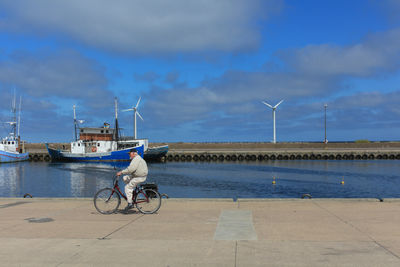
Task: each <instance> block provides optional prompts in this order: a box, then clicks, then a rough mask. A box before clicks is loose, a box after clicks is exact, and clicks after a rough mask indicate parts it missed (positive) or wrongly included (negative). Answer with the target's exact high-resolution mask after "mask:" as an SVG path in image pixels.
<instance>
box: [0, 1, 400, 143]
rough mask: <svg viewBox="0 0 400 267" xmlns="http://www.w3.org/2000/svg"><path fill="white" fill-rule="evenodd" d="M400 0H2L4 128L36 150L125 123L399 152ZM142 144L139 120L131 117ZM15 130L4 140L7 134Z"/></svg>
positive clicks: (170, 138) (146, 129) (204, 137)
mask: <svg viewBox="0 0 400 267" xmlns="http://www.w3.org/2000/svg"><path fill="white" fill-rule="evenodd" d="M399 14H400V1H397V0H381V1H378V0H369V1H368V0H353V1H339V0H335V1H333V0H332V1H330V0H327V1H317V0H302V1H297V0H286V1H284V0H265V1H262V0H220V1H213V0H202V1H188V0H175V1H164V0H154V1H139V0H115V1H108V0H85V1H78V0H70V1H60V0H38V1H28V0H19V1H9V0H0V93H1V95H2V101H1V103H0V119H1V121H9V116H10V106H11V99H12V95H13V92H14V88H15V89H16V92H17V94H18V95H21V96H22V123H21V134H22V138H23V139H24V140H27V141H28V142H69V141H71V140H72V139H73V118H72V114H73V113H72V105H74V104H75V105H77V114H78V118H79V119H84V120H85V123H84V126H100V125H102V123H103V122H105V121H107V122H109V123H111V124H112V125H113V121H114V107H113V105H114V97H117V98H118V101H119V108H120V109H126V108H129V107H131V106H132V105H135V104H136V102H137V100H138V98H139V97H141V99H142V100H141V102H140V106H139V112H140V114H141V115H142V117H143V118H144V121H140V120H139V122H138V136H139V137H142V138H148V139H149V141H150V142H181V141H182V142H220V141H222V142H232V141H233V142H235V141H244V142H247V141H249V142H252V141H257V142H270V141H271V140H272V139H273V131H272V112H271V110H270V109H268V108H267V107H266V106H265V105H263V104H262V103H261V101H266V102H268V103H270V104H273V105H275V104H276V103H278V102H279V101H280V100H281V99H284V102H283V103H282V104H281V105H280V106H279V107H278V109H277V113H276V116H277V123H276V125H277V141H278V142H284V141H323V139H324V104H325V103H326V104H327V105H328V108H327V134H328V140H329V141H353V140H358V139H369V140H377V141H378V140H399V139H400V138H399V137H398V134H399V130H400V124H399V115H400V107H399V103H400V75H399V74H400V15H399ZM119 120H120V125H121V126H122V127H123V128H124V129H123V133H124V135H126V136H128V135H132V131H133V125H132V124H133V123H132V121H133V116H132V113H128V112H120V113H119ZM7 132H8V131H7V128H6V125H5V124H4V125H3V126H2V127H1V133H2V135H6V134H7Z"/></svg>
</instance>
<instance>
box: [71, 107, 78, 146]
mask: <svg viewBox="0 0 400 267" xmlns="http://www.w3.org/2000/svg"><path fill="white" fill-rule="evenodd" d="M72 108H73V110H74V127H75V141H77V140H78V137H77V133H76V112H75V109H76V106H75V105H73V106H72Z"/></svg>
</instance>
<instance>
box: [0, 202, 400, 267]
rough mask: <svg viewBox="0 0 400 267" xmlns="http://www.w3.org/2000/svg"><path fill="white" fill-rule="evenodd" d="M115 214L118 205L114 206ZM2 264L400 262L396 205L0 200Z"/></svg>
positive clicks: (399, 206)
mask: <svg viewBox="0 0 400 267" xmlns="http://www.w3.org/2000/svg"><path fill="white" fill-rule="evenodd" d="M122 208H123V207H122ZM0 212H1V216H0V263H1V265H2V266H119V265H129V266H232V267H233V266H400V201H399V200H398V199H382V200H377V199H237V200H236V201H233V200H232V199H173V198H170V199H163V202H162V206H161V209H160V210H159V211H158V212H157V213H156V214H151V215H144V214H141V213H138V212H137V211H136V210H131V211H129V212H128V213H123V212H117V213H115V214H110V215H102V214H100V213H98V212H97V211H96V209H95V208H94V206H93V202H92V199H85V198H80V199H74V198H71V199H56V198H53V199H51V198H47V199H46V198H43V199H40V198H29V199H24V198H0Z"/></svg>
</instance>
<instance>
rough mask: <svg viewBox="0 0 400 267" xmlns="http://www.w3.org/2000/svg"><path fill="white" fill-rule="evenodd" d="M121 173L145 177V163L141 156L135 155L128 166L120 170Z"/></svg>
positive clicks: (133, 176)
mask: <svg viewBox="0 0 400 267" xmlns="http://www.w3.org/2000/svg"><path fill="white" fill-rule="evenodd" d="M121 172H122V174H127V175H129V176H131V178H135V177H146V176H147V173H148V169H147V164H146V161H145V160H144V159H142V157H141V156H139V155H136V156H135V157H134V158H133V159H132V161H131V164H129V166H128V168H126V169H124V170H122V171H121Z"/></svg>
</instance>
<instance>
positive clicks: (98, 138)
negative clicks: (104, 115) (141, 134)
mask: <svg viewBox="0 0 400 267" xmlns="http://www.w3.org/2000/svg"><path fill="white" fill-rule="evenodd" d="M117 110H118V109H117V100H115V127H114V128H110V125H109V124H108V123H104V125H103V126H102V127H83V128H80V127H79V126H78V123H79V120H77V119H76V114H75V106H74V125H75V141H73V142H71V148H70V149H69V150H60V149H54V148H51V147H49V145H48V144H46V148H47V151H48V152H49V155H50V157H51V159H52V160H54V161H84V162H99V161H129V160H130V158H129V153H128V152H129V150H131V149H132V148H135V149H136V150H137V151H138V153H139V155H141V156H142V157H143V158H144V159H146V158H147V159H149V160H156V159H157V156H158V158H159V157H163V156H165V154H166V153H167V152H168V146H163V149H160V148H157V150H154V149H149V147H148V140H147V139H137V138H136V137H122V136H121V135H120V133H119V127H118V112H117ZM135 125H136V122H135ZM78 131H79V139H78V133H77V132H78ZM135 133H136V128H135ZM157 151H158V153H157Z"/></svg>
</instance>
